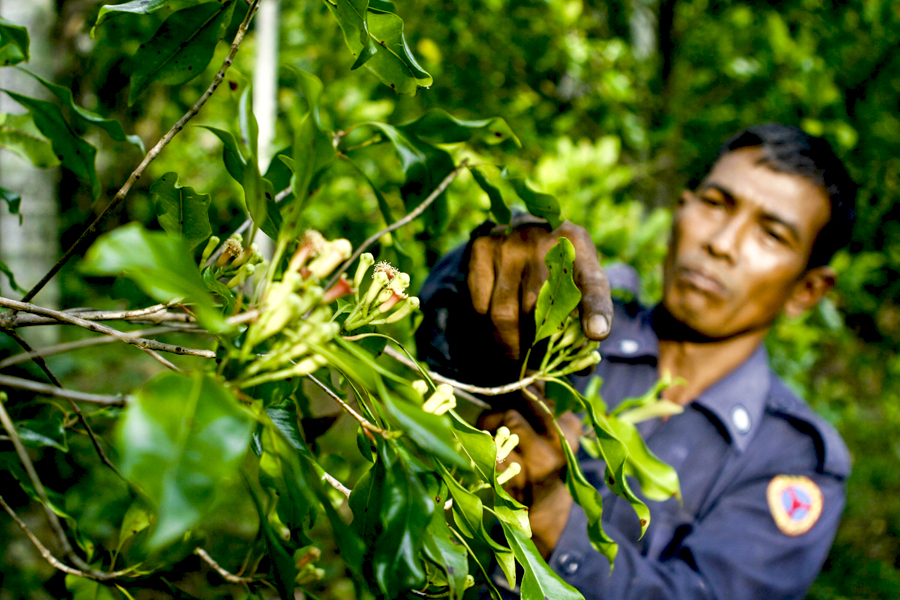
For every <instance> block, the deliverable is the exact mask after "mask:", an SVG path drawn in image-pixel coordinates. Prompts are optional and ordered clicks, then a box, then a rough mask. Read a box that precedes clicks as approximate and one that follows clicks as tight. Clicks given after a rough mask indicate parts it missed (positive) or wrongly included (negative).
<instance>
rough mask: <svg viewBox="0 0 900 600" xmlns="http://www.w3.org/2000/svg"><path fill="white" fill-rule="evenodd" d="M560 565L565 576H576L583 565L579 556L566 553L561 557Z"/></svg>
mask: <svg viewBox="0 0 900 600" xmlns="http://www.w3.org/2000/svg"><path fill="white" fill-rule="evenodd" d="M559 565H560V566H561V567H562V571H563V573H564V574H566V575H574V574H575V573H577V572H578V567H580V566H581V563H580V562H579V556H578V555H577V554H569V553H566V554H563V555H562V556H560V557H559Z"/></svg>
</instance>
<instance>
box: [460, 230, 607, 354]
mask: <svg viewBox="0 0 900 600" xmlns="http://www.w3.org/2000/svg"><path fill="white" fill-rule="evenodd" d="M513 227H514V228H513V230H512V232H510V233H509V234H507V233H506V226H499V227H497V228H495V229H494V231H492V232H491V234H490V235H488V236H484V237H480V238H477V239H476V240H475V241H474V242H473V243H472V251H471V255H470V258H469V273H468V281H467V283H468V287H469V293H470V295H471V298H472V306H473V307H474V309H475V310H476V311H477V312H478V313H479V314H482V315H489V316H490V319H491V322H492V323H493V325H494V328H495V336H496V338H497V339H498V341H499V342H500V343H501V344H502V345H503V346H504V347H505V349H506V351H507V352H508V354H509V356H510V358H512V359H513V360H518V359H519V357H520V356H521V355H522V353H523V350H527V349H528V347H529V346H530V344H531V339H530V336H531V335H533V326H531V324H530V323H528V325H527V326H524V327H523V325H524V324H526V323H527V322H526V320H525V319H524V318H523V317H525V316H526V315H530V314H532V312H533V311H534V306H535V304H536V303H537V298H538V294H539V293H540V291H541V285H543V283H544V281H546V280H547V276H548V272H547V266H546V265H545V264H544V256H545V255H546V254H547V251H548V250H550V248H552V247H553V245H554V244H556V242H557V240H558V239H559V238H561V237H565V238H567V239H568V240H569V241H570V242H572V246H574V248H575V265H574V267H575V268H574V274H573V275H574V279H575V284H576V285H577V286H578V288H579V289H580V290H581V294H582V298H581V304H580V308H581V326H582V328H583V329H584V332H585V334H586V335H587V336H588V337H589V338H591V339H593V340H602V339H605V338H606V336H608V335H609V329H610V326H611V325H612V314H613V308H612V300H611V298H610V290H609V281H608V280H607V278H606V274H605V273H604V272H603V269H602V268H601V267H600V261H599V260H598V257H597V249H596V248H595V247H594V243H593V241H592V240H591V236H590V234H589V233H588V232H587V230H585V229H584V228H583V227H579V226H577V225H574V224H572V223H570V222H568V221H565V222H563V224H562V225H560V226H559V227H558V228H557V229H555V230H553V231H550V230H549V228H548V225H547V224H546V222H545V221H543V220H541V219H537V218H535V217H531V216H529V215H526V216H522V217H518V218H517V219H515V220H514V221H513Z"/></svg>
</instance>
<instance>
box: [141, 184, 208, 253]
mask: <svg viewBox="0 0 900 600" xmlns="http://www.w3.org/2000/svg"><path fill="white" fill-rule="evenodd" d="M211 200H212V199H211V198H210V196H209V194H198V193H197V192H195V191H194V189H193V188H191V187H186V186H185V187H181V186H179V185H178V173H166V174H165V175H163V176H162V177H160V178H159V179H157V180H156V182H155V183H154V184H153V185H151V186H150V202H153V203H154V204H156V212H157V218H158V219H159V224H160V225H161V226H162V228H163V229H164V230H165V231H166V233H168V234H169V235H177V236H181V238H182V239H184V241H186V242H187V243H188V246H190V248H191V250H193V249H194V248H196V247H197V245H198V244H200V242H202V241H204V240H205V239H206V238H208V237H209V236H210V235H211V234H212V228H211V227H210V225H209V204H210V202H211Z"/></svg>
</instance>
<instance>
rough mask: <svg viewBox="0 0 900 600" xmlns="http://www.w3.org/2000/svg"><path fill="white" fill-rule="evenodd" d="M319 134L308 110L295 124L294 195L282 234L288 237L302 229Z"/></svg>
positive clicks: (314, 168)
mask: <svg viewBox="0 0 900 600" xmlns="http://www.w3.org/2000/svg"><path fill="white" fill-rule="evenodd" d="M318 141H319V136H318V128H317V127H316V120H315V118H313V116H312V113H311V112H308V113H307V114H306V115H305V116H304V117H302V118H301V119H300V121H299V123H297V124H296V125H295V129H294V145H293V152H294V154H293V157H292V158H293V176H292V177H291V190H292V191H293V194H294V197H293V199H292V200H291V201H290V203H288V205H287V206H286V207H285V211H284V214H283V217H284V221H283V223H282V231H281V235H282V236H284V237H285V238H286V239H289V240H290V239H295V238H297V237H298V236H299V235H300V232H301V230H302V221H301V215H302V213H303V208H304V207H305V206H306V200H307V198H308V196H309V188H310V183H312V180H313V175H314V174H315V171H316V157H317V151H316V146H317V145H318Z"/></svg>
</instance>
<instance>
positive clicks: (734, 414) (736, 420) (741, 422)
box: [731, 404, 752, 433]
mask: <svg viewBox="0 0 900 600" xmlns="http://www.w3.org/2000/svg"><path fill="white" fill-rule="evenodd" d="M731 423H732V424H733V425H734V428H735V429H737V430H738V432H740V433H748V432H749V431H750V426H751V425H752V423H751V421H750V413H749V412H747V409H746V408H744V407H743V406H741V405H740V404H738V405H737V406H735V407H734V408H733V409H732V410H731Z"/></svg>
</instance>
